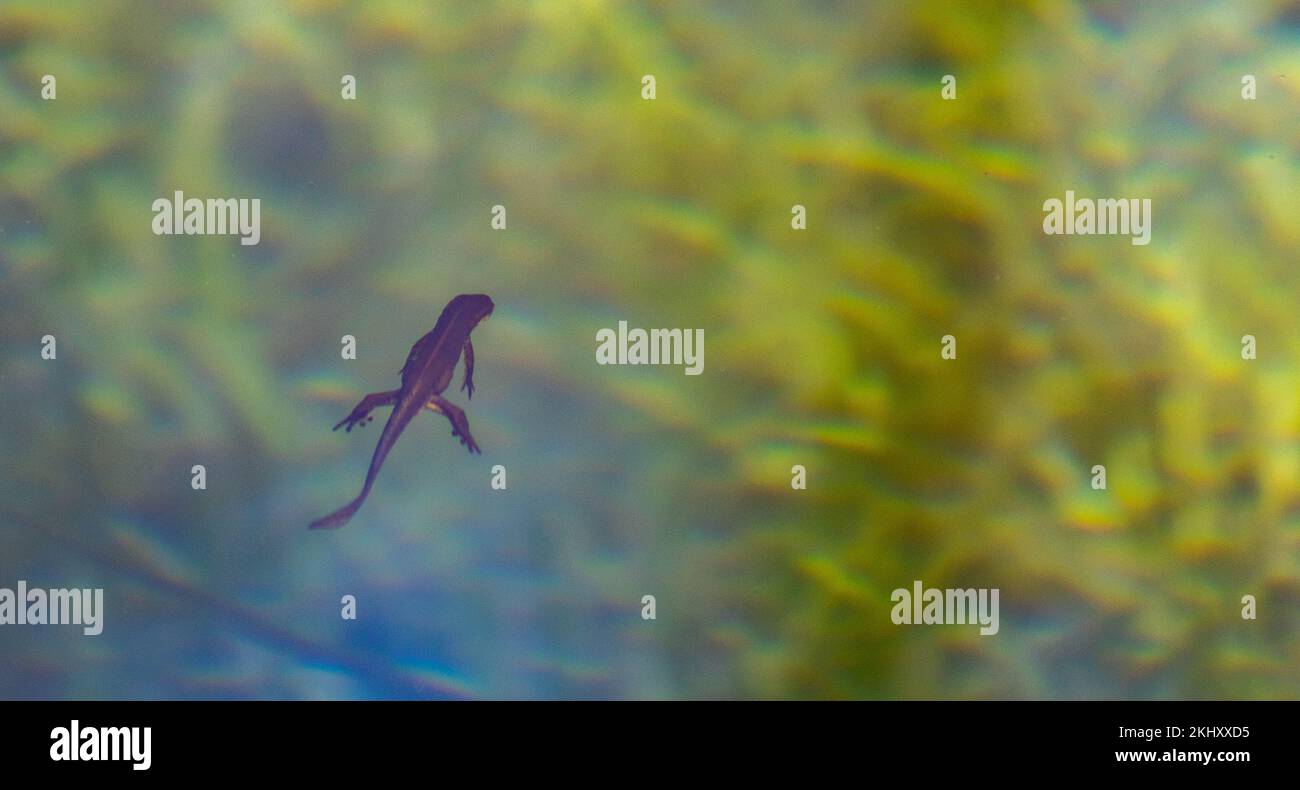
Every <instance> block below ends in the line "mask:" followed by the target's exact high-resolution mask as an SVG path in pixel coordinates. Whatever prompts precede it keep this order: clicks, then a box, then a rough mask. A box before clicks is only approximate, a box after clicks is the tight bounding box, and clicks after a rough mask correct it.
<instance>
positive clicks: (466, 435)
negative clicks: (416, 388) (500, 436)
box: [425, 395, 483, 455]
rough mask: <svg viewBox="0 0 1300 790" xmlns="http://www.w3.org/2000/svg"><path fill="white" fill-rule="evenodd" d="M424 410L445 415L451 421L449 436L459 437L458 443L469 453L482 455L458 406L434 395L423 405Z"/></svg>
mask: <svg viewBox="0 0 1300 790" xmlns="http://www.w3.org/2000/svg"><path fill="white" fill-rule="evenodd" d="M425 408H427V409H429V410H430V411H432V412H434V413H436V414H445V415H447V419H448V420H449V421H451V435H452V436H458V437H460V443H461V444H463V445H465V447H466V448H468V449H469V451H470V452H471V453H479V454H480V455H481V454H482V452H483V451H482V450H480V449H479V448H478V443H477V442H475V441H474V437H473V436H471V435H470V432H469V419H468V418H466V417H465V412H464V411H463V410H461V408H460V407H459V406H457V405H456V404H454V403H452V402H450V401H448V400H447V399H446V398H444V397H442V396H441V395H434V396H433V397H432V398H430V399H429V402H428V403H427V404H425Z"/></svg>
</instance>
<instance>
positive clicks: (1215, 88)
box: [0, 0, 1300, 699]
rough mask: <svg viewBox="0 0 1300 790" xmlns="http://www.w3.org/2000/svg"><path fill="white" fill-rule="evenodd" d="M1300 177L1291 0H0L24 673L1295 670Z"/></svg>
mask: <svg viewBox="0 0 1300 790" xmlns="http://www.w3.org/2000/svg"><path fill="white" fill-rule="evenodd" d="M177 193H182V195H177ZM1297 195H1300V4H1298V3H1294V2H1264V1H1261V2H1178V3H1155V2H1153V3H1137V2H1121V1H1119V0H1116V1H1115V2H1066V1H1064V0H1062V1H1060V2H1049V1H1047V0H1044V1H1042V2H1033V1H1025V2H1012V1H1011V0H1008V1H1007V2H996V1H994V0H987V1H981V0H968V1H967V2H955V1H954V2H931V1H929V0H907V1H905V2H904V1H900V0H879V1H877V2H868V1H866V0H858V1H856V2H850V1H848V0H845V1H843V2H835V1H833V0H825V1H823V2H801V3H791V2H781V1H779V0H707V1H704V0H701V1H699V2H692V1H690V0H679V1H676V2H668V1H666V0H661V1H646V2H633V1H632V0H627V1H625V2H621V1H619V0H604V1H602V0H532V1H528V2H525V1H523V0H518V1H516V0H511V1H508V2H507V1H504V0H500V1H497V0H491V1H486V2H469V1H468V0H466V1H465V2H460V1H459V0H457V1H455V2H415V1H412V0H373V1H369V2H346V1H345V0H263V1H259V2H237V1H233V0H232V1H231V2H222V1H220V0H169V2H134V1H128V0H68V1H67V2H62V1H61V2H50V1H49V0H0V392H2V393H3V400H4V404H5V408H4V409H3V410H2V411H0V453H2V454H3V459H4V460H3V467H2V471H0V588H5V589H7V590H17V589H18V588H19V585H20V582H21V583H22V584H23V585H25V587H28V588H45V589H49V590H53V589H55V588H75V589H87V590H89V589H97V590H102V608H100V610H99V613H98V614H99V617H100V618H101V619H100V622H99V624H98V625H97V628H98V629H99V630H98V632H97V633H93V634H92V633H89V630H90V629H83V628H81V627H78V626H76V625H55V624H53V622H52V619H51V622H47V623H45V624H43V625H42V624H41V623H40V622H39V621H38V620H33V619H32V617H31V613H32V608H31V607H30V606H26V607H25V606H24V598H25V596H24V595H16V596H11V597H10V598H9V603H8V606H9V611H8V612H7V613H6V611H5V601H4V599H3V598H0V621H3V623H4V624H3V625H0V668H2V671H0V698H3V699H255V698H256V699H263V698H269V699H376V698H395V699H503V698H505V699H574V698H576V699H785V698H792V699H1188V698H1192V699H1202V698H1234V699H1235V698H1244V699H1266V698H1287V699H1295V698H1297V697H1300V309H1298V308H1297V305H1300V202H1297V199H1296V196H1297ZM191 198H197V199H199V200H200V201H208V202H206V203H203V204H202V208H200V209H199V210H198V211H197V212H195V213H194V215H193V216H191V213H192V212H191V211H190V208H189V207H188V201H189V199H191ZM212 199H219V200H230V201H232V202H230V203H229V204H228V205H229V207H230V208H231V213H230V214H229V215H228V216H229V219H230V222H229V224H227V223H226V222H225V221H224V220H225V219H226V218H227V215H226V214H224V213H222V212H224V210H225V206H226V204H222V205H221V206H219V207H218V211H217V212H216V216H217V218H218V219H221V220H222V225H223V226H225V227H223V228H220V229H218V228H216V224H215V223H214V221H213V217H214V213H213V211H212V210H211V209H212V202H211V200H212ZM1108 199H1110V200H1112V202H1110V203H1109V204H1107V203H1106V200H1108ZM1130 199H1132V201H1131V202H1130ZM253 200H256V201H257V202H256V203H255V204H254V203H252V202H251V201H253ZM1089 201H1091V202H1089ZM236 206H237V209H236ZM1082 206H1086V209H1085V208H1081V207H1082ZM246 209H247V210H246ZM1121 209H1123V210H1124V213H1123V214H1122V215H1121V213H1120V210H1121ZM1094 210H1095V212H1094ZM205 211H206V213H205ZM1085 211H1086V215H1085ZM1108 212H1109V213H1108ZM1103 217H1109V221H1110V225H1109V227H1108V228H1107V231H1106V232H1102V231H1101V228H1102V226H1103V224H1104V222H1105V220H1104V219H1103ZM236 218H238V220H239V221H238V222H236ZM191 220H192V221H191ZM1121 220H1123V221H1124V227H1123V228H1121V227H1119V223H1120V221H1121ZM1089 225H1091V228H1092V230H1091V231H1089V230H1088V227H1089ZM1117 230H1124V231H1126V232H1123V233H1117V232H1115V231H1117ZM1084 236H1088V237H1087V238H1084ZM460 294H485V295H487V296H489V297H490V300H491V304H492V306H493V309H492V311H491V317H490V318H486V319H485V320H481V321H480V320H479V316H478V314H477V313H475V314H474V315H473V317H472V320H471V318H466V317H465V316H466V315H468V314H467V313H463V312H456V311H454V310H452V309H451V308H450V307H449V304H450V303H452V300H453V297H456V296H457V295H460ZM457 304H467V303H463V302H462V303H457ZM474 304H475V305H476V306H479V307H481V306H482V305H483V304H486V303H482V302H474ZM444 308H448V314H447V318H446V320H445V321H443V322H441V323H440V321H439V318H440V316H441V315H443V310H444ZM476 309H477V307H476ZM436 324H437V325H439V326H441V327H442V329H438V328H437V327H435V325H436ZM471 328H472V330H473V331H472V335H466V334H465V333H466V332H469V330H470V329H471ZM628 328H631V329H637V328H644V329H645V330H649V329H653V328H662V329H675V330H676V329H679V330H682V331H681V333H680V335H679V336H680V337H682V338H683V343H685V344H686V354H685V356H686V357H688V358H689V357H690V356H691V354H692V352H693V353H694V355H695V365H696V367H695V369H691V365H690V364H689V359H677V356H678V355H676V354H668V355H667V356H668V357H672V358H673V359H671V360H670V359H667V358H665V359H660V360H659V364H634V357H636V353H635V352H633V353H626V352H629V351H630V349H628V348H626V346H627V344H628V343H629V342H632V341H631V336H630V334H628V332H629V331H630V330H629V329H628ZM610 330H613V331H612V332H611V331H610ZM458 333H459V334H458ZM426 335H427V336H428V338H429V340H428V342H427V343H426V342H425V341H421V343H422V345H421V346H420V347H418V348H417V351H419V352H420V353H416V351H413V350H412V346H413V344H416V341H418V340H421V338H424V337H426ZM467 337H468V339H469V340H472V345H473V348H472V357H468V355H467V354H462V353H460V351H459V348H460V346H461V345H462V343H463V342H464V341H465V339H466V338H467ZM611 337H612V338H613V339H612V340H611ZM655 337H656V338H659V339H662V340H663V343H664V346H663V348H665V349H667V348H668V344H669V339H667V338H668V336H667V335H663V336H659V335H656V336H655ZM448 338H450V340H448ZM602 338H603V339H602ZM692 339H697V340H695V345H694V347H693V348H692V347H691V345H690V343H689V342H688V341H691V340H692ZM606 341H608V343H607V342H606ZM674 342H675V341H674ZM656 343H657V341H656ZM614 346H617V349H614V350H611V349H613V347H614ZM655 348H656V350H658V349H659V348H660V346H658V345H656V347H655ZM448 349H450V350H448ZM465 350H466V351H468V350H469V348H468V346H466V347H465ZM678 350H680V349H678ZM408 352H409V353H410V356H411V359H412V362H411V363H409V364H407V366H406V367H405V368H404V367H403V366H404V363H407V359H408ZM470 358H472V360H473V362H472V364H473V366H474V369H473V382H472V383H473V385H474V389H473V393H472V394H473V397H472V399H471V398H470V397H469V395H470V391H469V389H468V388H464V389H462V381H463V377H464V370H465V367H466V362H467V361H468V359H470ZM452 364H454V373H453V368H452V367H451V365H452ZM399 371H401V375H399ZM439 376H440V377H441V378H442V379H445V381H439V380H435V379H437V378H438V377H439ZM448 377H450V378H449V379H448ZM439 386H441V387H442V389H440V388H439ZM419 387H425V388H426V389H418V388H419ZM429 388H431V389H429ZM417 389H418V391H417ZM371 393H380V394H383V393H388V395H389V396H391V397H390V398H389V400H388V401H386V402H385V403H384V404H382V407H381V408H376V409H375V410H374V412H373V414H372V415H371V416H372V417H373V421H372V422H368V424H367V421H365V420H360V421H357V424H356V425H350V424H349V425H347V426H346V427H347V428H348V429H349V430H343V429H342V428H340V429H339V430H336V431H333V430H331V429H332V428H333V427H334V426H335V425H336V424H337V423H339V422H340V420H344V419H345V418H348V416H349V414H350V412H352V410H353V408H354V406H356V405H357V404H358V402H359V401H361V399H362V398H363V397H365V396H366V395H368V394H371ZM412 393H414V394H412ZM436 393H441V394H440V395H436ZM417 396H418V397H417ZM435 396H436V398H440V399H443V400H445V402H448V403H450V404H452V406H451V409H450V410H449V409H448V407H446V406H442V407H440V406H438V401H437V400H429V399H430V398H431V397H435ZM426 401H427V404H426ZM394 404H396V405H394ZM389 406H392V408H391V409H390V408H389ZM426 406H427V408H425V407H426ZM403 409H405V410H406V412H402V411H401V410H403ZM457 410H463V412H464V419H465V420H467V429H466V430H460V429H457V430H458V432H459V433H461V434H462V435H461V436H459V437H453V436H452V431H453V428H454V426H455V424H456V419H457V418H456V417H455V416H454V415H455V413H456V411H457ZM399 412H400V413H402V414H404V415H405V416H404V417H403V418H402V419H405V418H406V417H411V415H414V416H413V417H411V419H410V422H409V424H408V425H405V430H404V431H402V432H401V436H400V440H398V441H395V443H392V446H391V452H389V453H388V454H387V457H386V459H381V460H383V468H382V471H379V472H378V473H377V474H376V475H375V476H374V480H373V488H372V489H371V490H370V491H369V496H368V498H366V499H365V502H364V505H363V506H360V507H359V509H357V510H356V512H355V513H353V514H350V515H351V518H350V520H348V521H347V523H346V524H345V525H339V524H330V525H328V526H335V527H337V528H336V529H315V530H313V529H308V525H309V524H312V523H313V521H315V520H319V519H322V517H326V516H327V515H328V514H330V513H331V512H333V511H335V510H336V509H337V508H339V507H341V506H344V505H346V504H347V503H348V502H349V501H351V500H352V498H353V497H356V496H357V494H358V492H359V491H361V490H362V486H363V482H364V481H365V480H366V477H367V471H368V469H370V466H369V465H370V464H371V461H372V457H373V454H374V453H375V450H376V443H377V442H379V441H380V437H381V431H383V430H384V426H385V424H386V423H385V421H386V420H389V416H390V414H393V415H398V414H399ZM393 419H394V420H397V419H398V417H396V416H395V417H394V418H393ZM471 430H472V434H473V438H472V441H473V442H476V446H477V447H478V448H479V449H481V454H479V453H474V452H470V451H468V450H472V449H473V448H472V447H469V446H468V445H467V444H466V443H464V442H463V441H459V440H458V438H459V439H463V438H464V436H463V434H465V433H468V432H469V431H471ZM954 589H956V590H978V591H980V597H979V602H980V606H979V609H980V614H981V615H984V614H991V615H992V625H991V626H990V624H989V623H988V622H985V621H980V623H972V622H971V621H967V622H966V623H965V624H959V623H954V622H952V621H951V620H947V621H932V620H931V617H930V614H931V613H930V612H929V611H928V610H923V604H926V603H928V601H929V597H928V595H926V594H925V592H924V591H925V590H937V591H940V594H942V591H944V590H954ZM987 591H993V592H994V593H996V597H994V598H993V599H992V601H991V606H992V609H991V612H989V611H988V610H986V607H985V604H986V602H988V598H987V596H985V595H984V593H985V592H987ZM900 593H901V594H902V595H901V596H900ZM913 596H914V597H915V598H916V600H915V601H913V600H912V597H913ZM900 598H901V599H902V601H903V603H901V604H900ZM25 600H26V602H30V601H31V598H30V597H27V598H26V599H25ZM52 600H53V599H51V602H50V604H49V605H50V606H51V607H52V606H53V603H52ZM86 601H87V602H89V601H90V599H89V598H87V599H86ZM65 603H66V602H65ZM948 603H949V604H951V599H949V600H948ZM959 603H960V599H959ZM913 604H915V606H916V608H915V609H913V608H912V605H913ZM87 605H89V604H88V603H87ZM952 608H953V607H952V606H951V605H949V606H948V609H947V610H946V611H944V612H939V613H938V616H939V617H940V619H941V620H942V618H944V617H948V616H949V615H951V614H952V611H951V610H952ZM52 611H53V610H52V609H50V610H47V611H46V615H45V616H46V617H47V618H52V614H51V613H52ZM67 611H68V610H67V609H66V607H65V610H64V614H67ZM973 611H974V609H972V612H973ZM900 612H901V614H900ZM960 613H961V612H960V607H959V611H958V614H960ZM82 614H83V615H87V614H88V612H82ZM6 618H7V619H6ZM23 618H27V622H26V624H23V623H22V622H21V621H22V620H23ZM900 618H902V620H903V622H900Z"/></svg>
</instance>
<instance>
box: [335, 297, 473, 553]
mask: <svg viewBox="0 0 1300 790" xmlns="http://www.w3.org/2000/svg"><path fill="white" fill-rule="evenodd" d="M494 307H495V305H493V304H492V300H491V299H489V298H488V297H487V296H486V295H484V294H461V295H460V296H457V297H456V298H455V299H452V300H451V301H450V302H448V303H447V306H446V307H444V308H443V309H442V315H440V316H438V323H437V324H435V325H434V327H433V329H432V330H431V331H430V332H429V334H427V335H425V336H424V337H422V338H420V339H419V340H417V341H416V343H415V345H413V346H411V353H410V354H409V355H408V356H407V357H406V364H405V365H403V366H402V373H401V375H402V386H401V387H398V388H397V389H395V390H390V391H388V392H376V393H373V394H370V395H367V396H366V397H364V398H362V399H361V402H360V403H358V404H357V407H356V408H355V409H353V410H352V413H351V414H349V415H348V416H347V417H345V418H343V420H342V421H341V422H340V423H339V424H338V425H335V426H334V430H336V431H337V430H338V429H339V428H341V427H343V426H344V425H346V426H347V430H348V431H349V432H350V431H351V430H352V427H353V426H354V425H365V424H366V423H367V422H371V421H372V420H374V418H373V417H371V416H370V412H371V411H373V410H375V409H377V408H379V407H380V406H392V407H393V412H392V414H390V415H388V422H387V423H385V424H384V432H383V433H381V434H380V435H379V444H377V445H376V446H375V454H374V456H373V457H372V458H371V459H370V471H369V472H367V473H366V483H365V485H364V486H362V488H361V493H360V494H358V495H357V498H356V499H354V500H352V501H351V502H349V503H348V504H347V505H345V506H344V507H342V508H341V509H339V510H336V511H335V512H333V513H331V514H329V515H328V516H325V517H324V518H319V519H316V520H315V521H313V522H312V523H311V529H334V528H336V527H341V526H343V525H344V524H346V523H348V519H350V518H352V516H353V514H355V513H356V512H357V509H358V508H360V507H361V503H362V502H365V501H366V496H367V495H368V494H369V493H370V486H371V485H373V484H374V482H375V476H376V475H377V474H379V467H380V466H382V465H383V463H384V458H385V457H386V456H387V455H388V451H389V450H391V449H393V445H394V444H396V442H397V437H398V436H400V435H401V433H402V429H403V428H405V427H406V425H407V423H409V422H410V421H411V420H412V419H414V418H415V415H416V414H419V413H420V410H421V409H426V408H427V409H429V410H430V411H433V412H436V413H438V414H445V415H447V419H448V420H450V421H451V435H452V436H459V437H460V443H461V444H463V445H465V446H466V447H468V448H469V451H470V452H471V453H477V452H479V449H478V445H477V444H476V443H475V442H474V437H472V436H470V434H469V420H467V419H465V412H463V411H461V409H460V407H459V406H456V405H455V404H453V403H451V402H449V401H448V400H447V399H446V398H443V397H442V395H441V393H442V391H443V390H445V389H447V386H448V385H449V384H451V375H452V372H453V371H454V370H455V368H456V362H457V360H459V359H460V352H461V350H462V349H464V351H465V381H464V383H462V384H461V386H460V388H461V389H462V390H467V391H468V393H469V397H471V398H472V397H474V346H473V345H472V344H471V343H470V340H469V333H470V331H471V330H473V329H474V327H476V326H478V324H479V322H480V321H482V320H483V319H484V318H487V317H488V316H489V315H491V314H492V310H493V308H494Z"/></svg>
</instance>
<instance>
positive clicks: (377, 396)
mask: <svg viewBox="0 0 1300 790" xmlns="http://www.w3.org/2000/svg"><path fill="white" fill-rule="evenodd" d="M397 393H398V390H389V391H388V392H373V393H371V394H369V395H367V396H366V397H364V398H362V399H361V402H360V403H358V404H357V406H356V408H355V409H353V410H352V413H351V414H349V415H348V416H346V417H344V418H343V419H342V420H340V421H339V424H338V425H335V426H334V430H336V431H337V430H338V429H339V428H342V427H343V426H344V425H346V426H348V427H347V431H348V432H349V433H351V432H352V427H353V426H354V425H358V424H360V425H365V424H366V423H367V422H369V419H367V418H369V417H370V412H372V411H374V410H375V409H378V408H379V407H380V406H392V405H393V404H394V403H397Z"/></svg>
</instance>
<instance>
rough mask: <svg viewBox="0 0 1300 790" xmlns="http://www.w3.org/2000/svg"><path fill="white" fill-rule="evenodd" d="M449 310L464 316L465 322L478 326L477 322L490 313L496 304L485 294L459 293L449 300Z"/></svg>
mask: <svg viewBox="0 0 1300 790" xmlns="http://www.w3.org/2000/svg"><path fill="white" fill-rule="evenodd" d="M447 308H448V309H449V310H452V311H454V313H455V314H456V315H461V316H464V318H465V319H466V322H467V323H468V324H469V325H470V326H471V327H473V326H478V323H479V322H480V321H482V320H483V319H484V318H487V317H488V316H490V315H492V311H493V310H494V309H496V305H494V304H493V303H492V299H491V298H489V297H488V295H487V294H461V295H460V296H457V297H456V298H455V299H452V300H451V304H449V305H447Z"/></svg>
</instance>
